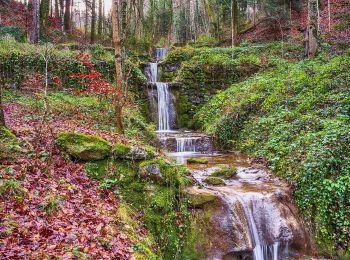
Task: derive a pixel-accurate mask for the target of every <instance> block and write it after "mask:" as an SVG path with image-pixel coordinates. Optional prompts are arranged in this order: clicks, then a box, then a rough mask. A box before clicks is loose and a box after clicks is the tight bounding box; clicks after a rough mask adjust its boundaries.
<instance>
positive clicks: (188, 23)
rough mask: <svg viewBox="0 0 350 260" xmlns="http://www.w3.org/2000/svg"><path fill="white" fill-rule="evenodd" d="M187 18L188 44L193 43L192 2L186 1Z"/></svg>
mask: <svg viewBox="0 0 350 260" xmlns="http://www.w3.org/2000/svg"><path fill="white" fill-rule="evenodd" d="M185 16H186V42H189V41H191V2H190V0H186V6H185Z"/></svg>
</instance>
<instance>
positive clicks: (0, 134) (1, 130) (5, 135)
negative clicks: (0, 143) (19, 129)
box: [0, 126, 16, 139]
mask: <svg viewBox="0 0 350 260" xmlns="http://www.w3.org/2000/svg"><path fill="white" fill-rule="evenodd" d="M0 139H16V136H15V135H14V134H13V133H11V131H10V130H9V129H8V128H6V127H4V126H2V127H0Z"/></svg>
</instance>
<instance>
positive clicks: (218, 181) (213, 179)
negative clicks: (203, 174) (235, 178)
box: [204, 177, 226, 186]
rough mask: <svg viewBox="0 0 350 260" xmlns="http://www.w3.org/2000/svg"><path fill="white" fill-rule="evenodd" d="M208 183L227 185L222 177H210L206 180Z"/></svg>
mask: <svg viewBox="0 0 350 260" xmlns="http://www.w3.org/2000/svg"><path fill="white" fill-rule="evenodd" d="M204 182H205V183H206V184H209V185H213V186H220V185H226V184H225V181H224V180H223V179H220V178H218V177H208V178H206V179H205V180H204Z"/></svg>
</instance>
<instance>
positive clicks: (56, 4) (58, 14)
mask: <svg viewBox="0 0 350 260" xmlns="http://www.w3.org/2000/svg"><path fill="white" fill-rule="evenodd" d="M58 6H59V0H55V17H56V18H59V17H60V10H59V7H58Z"/></svg>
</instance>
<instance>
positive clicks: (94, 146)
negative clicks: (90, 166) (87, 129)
mask: <svg viewBox="0 0 350 260" xmlns="http://www.w3.org/2000/svg"><path fill="white" fill-rule="evenodd" d="M57 143H58V145H59V147H60V148H62V149H63V150H64V151H65V152H67V153H68V154H69V155H70V156H72V157H74V158H76V159H79V160H82V161H98V160H102V159H104V158H106V157H107V156H109V155H110V153H111V145H110V144H109V143H108V142H107V141H106V140H105V139H103V138H101V137H98V136H93V135H86V134H81V133H70V132H63V133H59V134H58V136H57Z"/></svg>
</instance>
